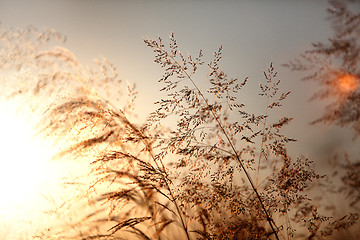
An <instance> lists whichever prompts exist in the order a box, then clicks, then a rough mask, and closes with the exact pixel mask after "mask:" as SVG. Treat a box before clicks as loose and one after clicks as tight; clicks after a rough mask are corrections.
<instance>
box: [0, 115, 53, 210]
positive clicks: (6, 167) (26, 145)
mask: <svg viewBox="0 0 360 240" xmlns="http://www.w3.org/2000/svg"><path fill="white" fill-rule="evenodd" d="M1 110H2V111H1V115H0V133H1V138H0V146H1V154H0V159H1V162H0V163H1V168H0V187H1V193H2V194H1V198H0V208H1V209H4V208H6V209H9V208H13V207H15V206H16V205H19V204H24V203H25V202H26V201H32V200H33V199H32V198H33V197H35V193H37V192H39V191H40V190H41V185H42V183H43V181H44V180H45V179H46V165H47V159H46V153H45V151H44V149H42V148H41V145H40V143H39V142H37V141H36V140H35V138H34V137H33V132H32V128H31V126H30V125H29V124H27V123H25V121H24V120H21V118H19V116H17V114H16V113H15V112H12V111H9V110H4V109H1Z"/></svg>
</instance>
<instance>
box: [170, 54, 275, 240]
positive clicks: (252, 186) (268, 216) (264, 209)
mask: <svg viewBox="0 0 360 240" xmlns="http://www.w3.org/2000/svg"><path fill="white" fill-rule="evenodd" d="M165 53H166V55H167V56H169V57H170V58H171V59H172V60H173V61H174V62H175V63H176V64H177V65H178V66H180V68H181V71H182V72H183V73H184V74H185V75H186V76H187V78H188V79H189V80H190V81H191V83H192V84H193V85H194V87H195V88H196V90H197V91H198V93H199V95H200V96H201V98H202V99H203V100H204V101H205V104H206V106H207V107H209V103H208V101H207V99H206V98H205V96H204V95H203V94H202V92H201V90H200V89H199V87H198V86H197V85H196V83H195V82H194V80H193V79H192V78H191V76H190V75H189V74H188V73H187V71H186V70H185V69H184V68H183V67H182V66H181V65H180V64H179V63H178V62H177V60H176V59H175V58H174V57H173V56H171V55H169V54H168V53H167V52H165ZM209 109H210V111H211V114H212V115H213V116H214V118H215V120H216V122H217V123H218V124H219V127H220V129H221V131H222V132H223V134H224V135H225V138H226V140H227V141H228V143H229V145H230V147H231V149H232V150H233V152H234V156H235V158H236V160H237V161H238V162H239V164H240V167H241V168H242V169H243V171H244V173H245V176H246V178H247V179H248V181H249V183H250V185H251V188H252V189H253V191H254V192H255V195H256V197H257V199H258V200H259V202H260V205H261V208H262V209H263V211H264V213H265V216H266V220H267V222H268V223H269V225H270V227H271V230H272V232H273V233H274V234H275V237H276V239H277V240H279V236H278V234H277V231H276V230H275V227H274V225H275V222H274V220H273V219H272V217H271V216H270V215H269V213H268V211H267V210H266V208H265V205H264V203H263V201H262V199H261V197H260V194H259V192H258V191H257V189H256V186H255V185H254V182H253V180H252V178H251V177H250V175H249V173H248V172H247V170H246V168H245V166H244V164H243V163H242V162H241V159H240V157H239V155H238V153H237V151H236V149H235V146H234V145H233V143H232V141H231V140H230V137H229V135H228V134H227V132H226V130H225V128H224V127H223V125H222V123H221V121H220V119H219V116H218V115H217V114H216V113H215V112H214V110H213V109H212V108H210V107H209Z"/></svg>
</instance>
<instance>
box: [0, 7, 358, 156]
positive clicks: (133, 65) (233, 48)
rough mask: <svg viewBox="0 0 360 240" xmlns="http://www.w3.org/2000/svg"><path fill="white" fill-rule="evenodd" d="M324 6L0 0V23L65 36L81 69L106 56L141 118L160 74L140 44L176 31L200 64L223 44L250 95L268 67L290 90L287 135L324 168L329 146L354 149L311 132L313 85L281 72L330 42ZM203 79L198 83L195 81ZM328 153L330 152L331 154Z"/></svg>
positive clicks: (342, 134) (322, 130)
mask: <svg viewBox="0 0 360 240" xmlns="http://www.w3.org/2000/svg"><path fill="white" fill-rule="evenodd" d="M327 7H328V4H327V1H323V0H317V1H295V0H294V1H289V0H273V1H265V0H258V1H245V0H243V1H233V0H232V1H230V0H229V1H217V0H209V1H205V0H197V1H164V0H149V1H140V0H134V1H121V0H118V1H116V0H105V1H99V0H76V1H74V0H57V1H54V0H1V1H0V22H1V24H2V26H3V27H4V28H18V27H26V26H28V25H30V24H31V25H34V26H35V27H37V28H39V29H42V28H51V29H55V30H57V31H58V32H60V33H62V34H63V35H65V36H66V37H67V42H66V44H65V47H66V48H68V49H70V50H71V51H73V52H74V53H75V55H76V56H77V57H78V58H79V59H80V61H81V62H82V63H83V64H90V65H91V63H92V61H93V59H94V58H101V57H105V58H107V59H108V60H109V61H110V62H112V63H113V64H114V65H115V66H116V67H117V70H118V73H119V77H120V78H121V79H122V80H124V81H128V82H129V83H135V84H136V85H137V88H138V92H139V97H138V99H137V102H136V108H137V109H139V110H140V111H138V112H139V113H140V116H139V119H144V118H145V116H146V114H147V113H149V112H150V111H151V110H153V109H155V107H154V105H153V104H152V103H153V102H155V101H156V100H157V96H158V94H157V93H158V92H159V89H160V88H161V85H160V84H158V83H157V80H158V79H159V78H160V77H161V75H162V70H161V69H160V67H159V66H157V65H156V64H155V63H153V53H152V51H151V49H149V48H148V47H146V46H145V44H144V43H143V38H146V37H152V38H157V37H162V38H164V39H166V38H167V36H168V35H169V34H170V33H171V32H173V33H175V36H176V38H177V40H178V44H179V46H180V48H181V49H182V50H183V52H185V53H186V52H188V53H192V54H194V55H196V54H197V53H198V51H199V49H202V50H203V52H204V54H205V58H206V59H211V55H212V53H213V51H215V50H216V49H217V48H218V47H219V46H220V45H222V46H223V52H224V54H223V65H222V66H223V69H224V71H225V72H226V73H227V74H228V75H229V76H230V77H237V78H239V79H244V78H245V77H249V79H250V81H249V85H250V86H249V88H248V90H247V91H249V93H252V92H256V91H257V90H255V89H256V88H257V87H258V85H259V83H260V82H261V81H263V75H262V71H263V70H265V69H266V68H267V67H268V66H269V64H270V62H273V64H274V66H275V68H276V70H277V71H278V72H279V78H280V79H281V81H282V88H283V90H284V91H291V92H292V94H291V95H290V97H289V100H288V102H287V103H286V104H285V106H284V107H285V109H286V114H287V115H288V116H289V117H293V118H294V121H293V123H292V125H291V127H289V128H288V129H287V131H288V132H289V134H290V136H291V137H293V138H296V139H298V142H297V143H296V144H295V145H293V146H290V148H291V149H293V151H294V154H296V155H300V154H304V155H305V156H308V157H310V158H313V159H314V161H315V162H319V163H320V162H321V161H322V160H323V159H325V158H327V156H325V157H324V152H326V153H329V154H333V149H334V148H333V145H335V144H337V145H339V143H340V144H342V145H343V146H348V145H353V144H352V139H351V137H350V135H351V134H350V133H349V132H347V131H344V130H342V129H339V128H337V127H329V126H322V125H316V126H310V125H309V124H308V123H309V122H310V121H312V120H314V119H316V118H317V117H319V116H320V115H321V112H322V110H323V107H324V105H323V104H321V103H320V102H311V103H309V102H308V98H309V97H310V96H311V95H312V94H313V93H314V87H315V89H316V86H314V85H312V84H309V83H304V82H301V81H300V78H301V75H300V74H298V73H292V72H290V71H289V70H288V69H286V68H284V67H282V66H281V64H283V63H287V62H288V61H289V60H292V59H294V58H295V57H296V56H298V54H300V53H302V52H303V51H304V50H306V49H309V48H310V44H311V43H312V42H317V41H326V40H327V39H328V38H329V37H330V36H332V32H331V28H330V23H329V22H328V21H326V8H327ZM199 81H202V79H199ZM249 93H248V94H247V93H245V94H244V96H245V98H246V99H245V101H248V102H249V105H250V107H253V108H259V106H260V104H261V103H260V102H259V100H258V99H259V98H257V97H254V98H253V97H252V96H253V95H251V94H249ZM330 150H331V151H330Z"/></svg>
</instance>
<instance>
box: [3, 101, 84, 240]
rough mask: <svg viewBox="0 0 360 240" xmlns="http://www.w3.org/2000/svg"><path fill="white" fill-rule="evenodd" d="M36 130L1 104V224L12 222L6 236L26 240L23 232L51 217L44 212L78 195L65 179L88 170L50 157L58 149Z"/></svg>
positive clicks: (32, 229)
mask: <svg viewBox="0 0 360 240" xmlns="http://www.w3.org/2000/svg"><path fill="white" fill-rule="evenodd" d="M34 133H35V131H34V128H33V126H32V124H31V122H29V121H25V119H24V116H23V115H21V114H18V113H16V112H15V111H13V110H11V108H10V107H8V108H5V107H3V106H1V105H0V134H1V137H0V149H1V153H0V191H1V192H0V193H1V195H0V226H2V227H3V226H5V225H8V226H9V228H11V230H9V229H7V231H8V232H12V234H14V235H10V237H9V233H6V232H5V239H26V238H27V237H19V236H20V235H19V234H20V233H21V232H23V233H26V234H28V232H31V231H34V224H35V227H39V225H40V228H41V222H44V221H45V220H44V219H47V218H48V217H49V216H45V217H46V218H44V215H42V214H43V212H46V211H49V210H52V209H53V208H54V207H55V206H54V203H56V204H58V202H59V201H62V199H63V197H64V196H68V195H69V196H70V197H71V195H73V194H74V191H73V190H65V189H64V188H63V185H62V183H63V182H64V180H67V179H68V178H69V177H72V176H71V175H74V174H78V173H79V172H81V169H82V170H84V169H85V168H84V166H83V165H81V164H79V163H74V162H73V161H71V162H62V161H54V160H50V159H51V157H52V156H53V154H54V153H55V152H56V149H55V148H54V147H53V146H52V145H51V144H49V143H46V142H45V141H44V140H42V139H41V138H40V137H36V136H35V134H34ZM68 191H70V192H68ZM66 194H67V195H66ZM49 199H50V200H51V201H49ZM54 201H55V202H54ZM45 222H46V221H45ZM21 228H23V229H21ZM3 230H4V229H0V239H4V235H3V234H4V233H3Z"/></svg>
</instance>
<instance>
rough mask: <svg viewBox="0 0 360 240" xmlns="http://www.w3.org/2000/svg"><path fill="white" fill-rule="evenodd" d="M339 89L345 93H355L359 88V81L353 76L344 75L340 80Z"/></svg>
mask: <svg viewBox="0 0 360 240" xmlns="http://www.w3.org/2000/svg"><path fill="white" fill-rule="evenodd" d="M338 86H339V89H340V90H341V91H343V92H353V91H355V90H356V89H358V87H359V79H358V78H357V77H356V76H355V75H352V74H344V75H342V76H341V77H340V78H339V79H338Z"/></svg>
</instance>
